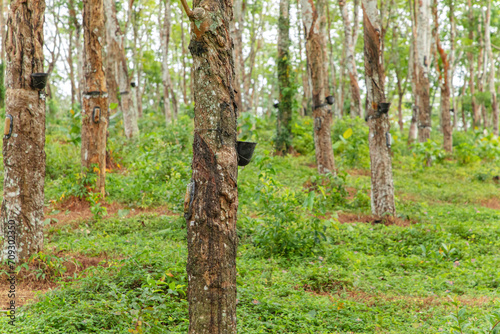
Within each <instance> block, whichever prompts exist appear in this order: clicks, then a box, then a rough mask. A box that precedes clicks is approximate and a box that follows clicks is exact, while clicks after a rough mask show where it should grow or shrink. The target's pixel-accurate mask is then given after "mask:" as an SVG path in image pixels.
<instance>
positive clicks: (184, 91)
mask: <svg viewBox="0 0 500 334" xmlns="http://www.w3.org/2000/svg"><path fill="white" fill-rule="evenodd" d="M181 48H182V56H181V62H182V98H183V100H184V104H185V105H186V106H188V105H189V98H188V94H187V82H186V68H187V65H186V57H187V51H186V38H185V33H184V16H183V15H181Z"/></svg>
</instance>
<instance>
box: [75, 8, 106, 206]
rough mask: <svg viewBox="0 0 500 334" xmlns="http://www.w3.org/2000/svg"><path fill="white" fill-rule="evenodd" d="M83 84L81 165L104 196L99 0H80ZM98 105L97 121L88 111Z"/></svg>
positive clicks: (103, 90) (103, 89) (101, 15)
mask: <svg viewBox="0 0 500 334" xmlns="http://www.w3.org/2000/svg"><path fill="white" fill-rule="evenodd" d="M83 28H84V59H85V66H84V69H85V85H84V90H83V94H82V100H83V101H82V130H81V131H82V147H81V159H82V168H83V169H84V170H88V171H89V172H93V173H96V174H97V180H96V184H95V185H89V186H91V187H93V188H94V191H95V192H99V193H101V195H102V196H103V197H104V196H105V194H106V192H105V179H106V131H107V127H108V93H107V90H106V76H105V74H104V70H103V61H102V44H101V41H103V38H104V34H105V31H104V7H103V0H84V1H83ZM96 107H98V108H100V109H101V118H100V122H98V123H96V122H94V121H93V120H92V112H93V111H94V109H95V108H96Z"/></svg>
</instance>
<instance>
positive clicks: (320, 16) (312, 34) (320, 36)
mask: <svg viewBox="0 0 500 334" xmlns="http://www.w3.org/2000/svg"><path fill="white" fill-rule="evenodd" d="M301 7H302V20H303V22H304V29H305V37H306V53H307V60H308V63H309V64H310V67H311V82H312V101H313V117H314V146H315V151H316V162H317V164H318V172H319V173H320V174H326V173H332V174H335V173H336V172H335V159H334V156H333V147H332V138H331V127H332V122H333V117H332V110H331V108H330V106H329V105H328V104H327V103H326V97H327V89H328V59H327V56H326V53H325V52H324V49H325V46H326V35H325V29H326V20H325V15H324V12H325V11H326V1H325V0H317V1H316V4H315V3H314V0H301Z"/></svg>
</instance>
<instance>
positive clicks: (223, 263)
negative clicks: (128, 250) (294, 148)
mask: <svg viewBox="0 0 500 334" xmlns="http://www.w3.org/2000/svg"><path fill="white" fill-rule="evenodd" d="M201 3H202V1H201V0H194V7H195V9H194V11H191V10H190V9H189V7H188V6H187V3H186V1H185V0H183V5H184V7H185V9H186V11H187V12H188V16H190V18H191V20H192V21H193V24H192V25H191V43H190V45H189V49H190V51H191V54H192V56H193V74H194V76H193V80H194V97H195V120H194V123H195V133H194V143H193V164H192V166H193V176H192V180H191V183H190V185H189V187H188V191H187V193H186V202H185V206H184V207H185V218H186V222H187V232H188V235H187V239H188V262H187V274H188V282H189V283H188V284H189V287H188V301H189V320H190V323H189V333H190V334H195V333H196V334H212V333H227V334H232V333H236V248H237V243H238V236H237V234H236V219H237V210H238V189H237V178H238V157H237V152H236V140H237V129H236V127H237V118H238V111H237V104H236V100H235V94H234V88H235V87H234V86H233V80H234V60H233V53H232V52H233V50H232V49H233V42H232V39H231V36H230V33H229V31H230V30H229V24H230V20H231V18H232V15H233V13H232V0H205V1H203V4H204V6H203V7H204V8H202V7H199V6H200V5H201Z"/></svg>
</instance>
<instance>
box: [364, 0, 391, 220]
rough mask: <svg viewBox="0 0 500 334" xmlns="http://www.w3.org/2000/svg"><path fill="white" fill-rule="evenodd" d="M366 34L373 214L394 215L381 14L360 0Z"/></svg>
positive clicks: (369, 2) (370, 1)
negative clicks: (384, 106)
mask: <svg viewBox="0 0 500 334" xmlns="http://www.w3.org/2000/svg"><path fill="white" fill-rule="evenodd" d="M363 26H364V36H365V49H364V50H365V75H366V88H367V107H368V108H367V120H368V127H369V128H370V134H369V145H370V160H371V174H372V196H371V201H372V213H373V214H374V215H375V216H377V217H383V216H385V215H391V216H393V215H394V214H395V213H396V208H395V204H394V183H393V179H392V161H391V149H390V122H389V117H388V110H387V111H385V112H384V111H383V110H381V109H380V107H381V103H383V102H385V92H384V76H385V74H384V64H383V59H384V57H383V53H382V43H381V39H382V38H381V31H382V27H381V24H380V14H379V11H378V9H377V0H363Z"/></svg>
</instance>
